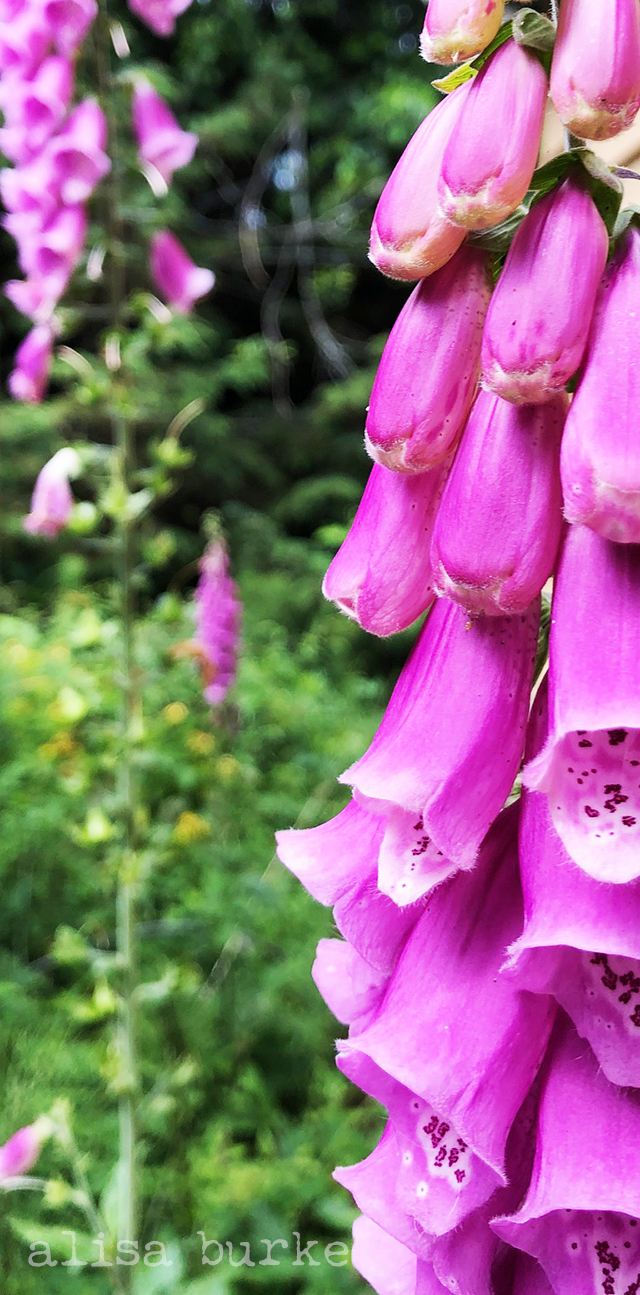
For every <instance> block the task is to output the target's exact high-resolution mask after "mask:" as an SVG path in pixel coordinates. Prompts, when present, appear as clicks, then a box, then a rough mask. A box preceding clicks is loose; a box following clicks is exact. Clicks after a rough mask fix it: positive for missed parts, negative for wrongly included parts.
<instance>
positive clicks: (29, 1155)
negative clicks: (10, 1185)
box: [0, 1124, 42, 1182]
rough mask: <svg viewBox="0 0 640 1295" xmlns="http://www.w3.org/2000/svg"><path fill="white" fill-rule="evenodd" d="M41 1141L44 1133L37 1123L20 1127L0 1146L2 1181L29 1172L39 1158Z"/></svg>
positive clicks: (0, 1178)
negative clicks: (40, 1130)
mask: <svg viewBox="0 0 640 1295" xmlns="http://www.w3.org/2000/svg"><path fill="white" fill-rule="evenodd" d="M41 1143H42V1135H41V1133H40V1132H39V1130H38V1128H37V1127H36V1125H35V1124H27V1125H26V1127H25V1128H23V1129H18V1131H17V1133H14V1134H13V1136H12V1137H10V1138H9V1141H8V1142H5V1143H4V1145H3V1146H1V1147H0V1182H2V1181H3V1180H4V1179H6V1178H20V1177H22V1176H23V1175H24V1174H27V1173H28V1172H29V1170H30V1169H31V1168H32V1167H33V1165H34V1164H35V1162H36V1160H37V1159H38V1156H39V1154H40V1146H41Z"/></svg>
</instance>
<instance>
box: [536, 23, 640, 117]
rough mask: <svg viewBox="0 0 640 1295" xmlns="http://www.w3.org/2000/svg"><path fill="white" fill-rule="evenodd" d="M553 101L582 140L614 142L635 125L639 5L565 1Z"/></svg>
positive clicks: (639, 95) (639, 92) (639, 85)
mask: <svg viewBox="0 0 640 1295" xmlns="http://www.w3.org/2000/svg"><path fill="white" fill-rule="evenodd" d="M551 98H552V99H553V102H554V105H555V107H556V109H557V111H558V113H559V115H560V117H561V118H562V120H563V122H564V123H565V125H566V126H567V127H568V128H569V130H570V131H572V132H573V134H574V135H579V136H580V137H581V138H583V139H609V138H610V136H611V135H617V134H618V132H619V131H621V130H625V129H626V127H627V126H630V125H631V123H632V121H633V119H634V117H635V115H636V113H637V111H638V108H639V107H640V10H639V9H638V4H637V0H562V4H561V6H560V17H559V21H558V35H557V38H556V43H555V49H554V53H553V61H552V64H551Z"/></svg>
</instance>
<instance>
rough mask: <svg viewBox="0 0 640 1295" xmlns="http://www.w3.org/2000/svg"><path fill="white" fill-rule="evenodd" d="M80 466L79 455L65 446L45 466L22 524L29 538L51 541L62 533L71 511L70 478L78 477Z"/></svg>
mask: <svg viewBox="0 0 640 1295" xmlns="http://www.w3.org/2000/svg"><path fill="white" fill-rule="evenodd" d="M80 466H81V465H80V459H79V456H78V454H77V453H76V451H75V450H72V449H70V448H69V447H68V446H66V447H65V448H64V449H63V450H58V452H57V454H54V456H53V458H52V459H49V461H48V463H45V465H44V467H43V468H42V469H41V470H40V472H39V474H38V478H37V481H36V484H35V486H34V490H33V496H32V499H31V511H30V513H29V515H28V517H25V521H24V529H25V531H28V532H29V534H30V535H46V536H47V538H48V539H54V538H55V536H56V535H58V534H59V533H60V531H61V530H64V527H65V526H66V525H67V522H68V521H69V517H70V516H71V510H72V508H73V495H72V494H71V487H70V485H69V478H70V477H75V476H77V474H78V473H79V471H80Z"/></svg>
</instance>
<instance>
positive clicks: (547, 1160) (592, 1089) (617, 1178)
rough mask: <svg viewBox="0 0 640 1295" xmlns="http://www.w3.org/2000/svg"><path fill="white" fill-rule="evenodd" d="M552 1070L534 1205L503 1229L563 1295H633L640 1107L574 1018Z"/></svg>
mask: <svg viewBox="0 0 640 1295" xmlns="http://www.w3.org/2000/svg"><path fill="white" fill-rule="evenodd" d="M545 1064H546V1069H547V1073H546V1078H545V1082H544V1087H543V1092H542V1097H541V1103H540V1112H539V1118H538V1138H537V1149H536V1159H535V1164H534V1169H533V1176H532V1179H531V1185H530V1187H529V1191H528V1193H527V1197H526V1200H525V1201H524V1203H523V1205H522V1206H521V1208H520V1209H519V1210H518V1211H517V1213H516V1214H513V1215H511V1217H510V1218H503V1219H498V1220H496V1221H495V1222H494V1223H493V1225H492V1226H493V1227H494V1229H495V1230H496V1232H497V1233H498V1235H499V1236H500V1237H502V1239H503V1240H504V1241H507V1242H508V1243H509V1244H510V1245H512V1246H516V1247H518V1248H519V1249H521V1250H525V1251H526V1252H527V1254H530V1255H532V1256H533V1257H534V1258H536V1259H537V1260H538V1261H539V1263H540V1264H541V1265H542V1267H543V1268H544V1270H545V1273H546V1275H547V1277H548V1279H549V1281H550V1283H551V1286H552V1289H553V1291H554V1292H556V1295H558V1293H559V1295H585V1293H586V1292H587V1291H588V1292H591V1291H594V1292H595V1291H598V1292H600V1291H613V1292H614V1295H618V1292H620V1295H623V1293H624V1295H631V1293H632V1292H633V1291H634V1287H635V1289H636V1290H637V1280H638V1274H639V1273H640V1223H639V1221H638V1202H639V1201H640V1161H639V1160H638V1145H639V1143H640V1103H639V1100H638V1093H637V1092H634V1093H631V1092H623V1091H621V1090H620V1089H618V1088H615V1087H614V1085H613V1084H610V1083H609V1081H608V1080H607V1079H606V1078H605V1076H604V1075H603V1074H602V1071H601V1070H600V1068H599V1066H598V1064H597V1062H596V1059H595V1057H594V1056H593V1053H592V1052H591V1050H590V1048H589V1047H588V1046H587V1045H585V1043H584V1042H583V1041H582V1040H581V1039H578V1037H577V1035H576V1034H575V1033H574V1031H573V1029H572V1027H570V1025H569V1023H568V1022H567V1020H566V1018H565V1019H564V1020H563V1021H561V1022H559V1024H558V1028H557V1031H556V1033H555V1036H554V1039H553V1041H552V1045H551V1048H550V1054H549V1057H548V1059H547V1062H546V1063H545Z"/></svg>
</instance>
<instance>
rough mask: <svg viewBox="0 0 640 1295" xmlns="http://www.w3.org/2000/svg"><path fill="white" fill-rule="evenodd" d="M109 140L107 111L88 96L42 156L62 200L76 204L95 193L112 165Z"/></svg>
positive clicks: (48, 175)
mask: <svg viewBox="0 0 640 1295" xmlns="http://www.w3.org/2000/svg"><path fill="white" fill-rule="evenodd" d="M106 143H107V120H106V117H105V115H104V112H103V111H102V108H101V107H100V106H99V104H98V103H97V102H96V100H95V99H84V100H83V101H82V103H79V104H78V106H77V108H74V110H73V112H72V113H71V116H70V117H68V119H67V121H66V123H65V125H64V127H63V129H62V130H61V131H60V132H59V134H58V135H56V136H55V138H54V139H53V140H52V141H51V143H50V145H49V147H48V148H47V149H46V151H45V153H44V154H43V155H42V157H41V159H39V161H40V163H41V168H42V172H43V175H44V176H45V177H46V178H48V179H49V182H50V183H51V185H52V186H53V189H54V191H55V192H56V193H57V194H58V195H59V200H60V201H61V202H62V203H64V204H65V205H68V206H73V205H74V204H76V203H81V202H86V201H87V200H88V199H89V198H90V197H91V194H92V193H93V190H94V189H95V187H96V185H97V184H98V183H99V181H100V180H102V179H103V178H104V176H105V175H106V174H107V173H108V171H109V170H110V169H111V162H110V161H109V158H108V157H107V154H106V152H105V148H106Z"/></svg>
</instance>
